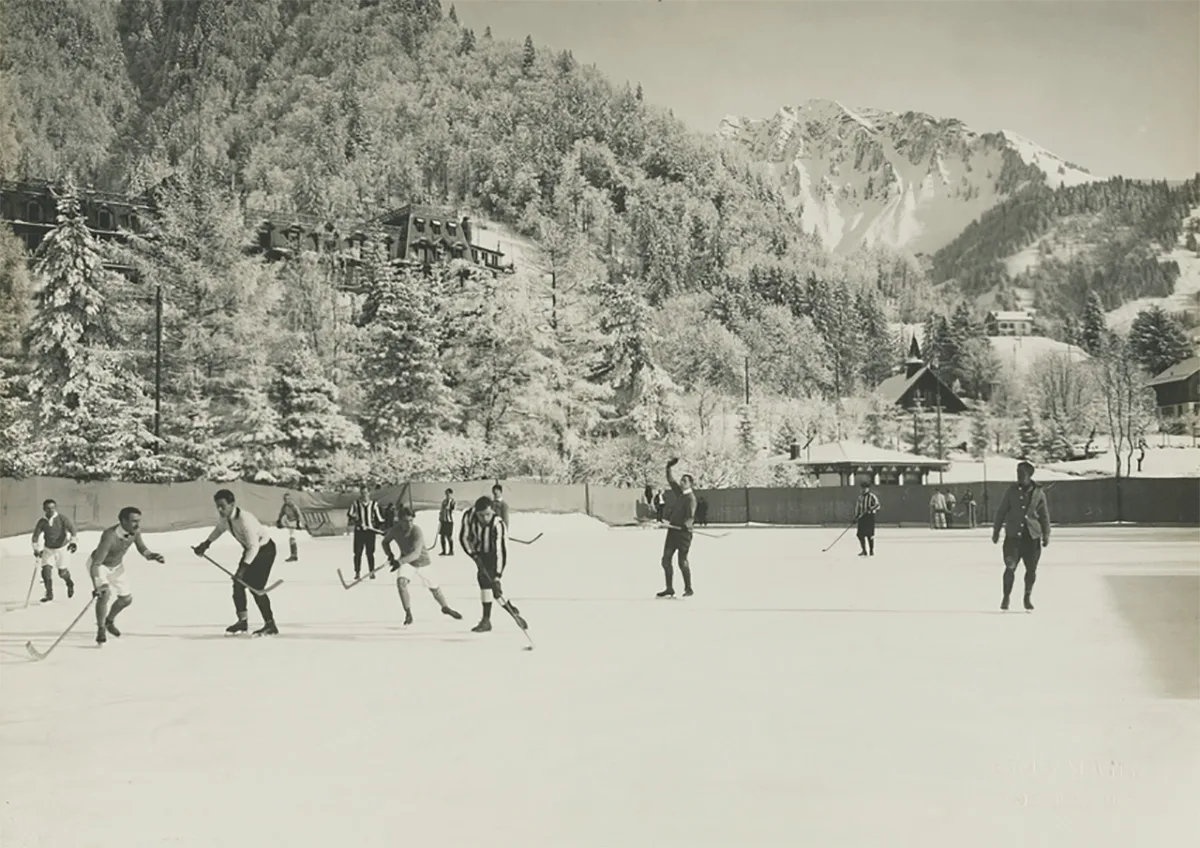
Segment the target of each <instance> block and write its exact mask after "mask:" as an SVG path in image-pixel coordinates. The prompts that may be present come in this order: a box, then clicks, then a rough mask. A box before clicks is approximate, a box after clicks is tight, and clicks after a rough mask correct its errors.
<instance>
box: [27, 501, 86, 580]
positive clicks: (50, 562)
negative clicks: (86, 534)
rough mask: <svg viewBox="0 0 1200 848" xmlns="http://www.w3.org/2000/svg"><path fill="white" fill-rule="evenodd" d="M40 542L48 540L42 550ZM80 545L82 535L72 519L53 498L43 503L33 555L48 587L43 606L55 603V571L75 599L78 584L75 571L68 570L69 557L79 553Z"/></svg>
mask: <svg viewBox="0 0 1200 848" xmlns="http://www.w3.org/2000/svg"><path fill="white" fill-rule="evenodd" d="M39 539H41V540H43V541H45V544H46V546H45V547H42V543H41V541H39ZM64 546H65V547H66V551H65V552H64V551H63V547H64ZM78 546H79V534H78V533H77V532H76V531H75V525H74V524H73V523H71V519H69V518H67V517H66V516H65V515H62V514H60V513H59V511H58V504H57V503H55V502H54V500H53V499H51V498H47V499H46V500H44V501H42V517H41V518H39V519H38V521H37V524H35V525H34V526H33V555H34V556H35V557H36V558H37V560H38V562H39V563H41V566H42V583H44V584H45V586H46V596H45V597H44V598H42V603H43V604H44V603H47V602H49V601H53V600H54V577H53V575H54V570H55V569H58V576H59V577H61V578H62V581H63V582H64V583H66V584H67V597H68V598H72V597H74V596H75V581H73V580H72V579H71V569H70V568H68V567H67V554H73V553H75V551H76V549H77V548H78Z"/></svg>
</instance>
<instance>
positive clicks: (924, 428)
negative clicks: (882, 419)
mask: <svg viewBox="0 0 1200 848" xmlns="http://www.w3.org/2000/svg"><path fill="white" fill-rule="evenodd" d="M905 424H906V426H905V428H904V437H905V439H906V441H907V442H908V444H909V447H910V448H911V452H912V453H915V454H917V455H918V456H920V455H921V454H923V453H924V452H925V450H926V447H927V443H928V442H929V422H928V420H926V412H925V404H924V403H923V402H922V401H921V398H920V396H919V395H918V397H917V400H916V403H914V404H913V408H912V410H911V411H910V412H909V415H908V421H906V422H905Z"/></svg>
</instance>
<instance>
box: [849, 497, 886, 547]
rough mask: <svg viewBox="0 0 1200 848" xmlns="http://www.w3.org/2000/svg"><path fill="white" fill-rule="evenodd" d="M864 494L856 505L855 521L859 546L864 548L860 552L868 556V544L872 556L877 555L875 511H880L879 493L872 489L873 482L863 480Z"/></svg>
mask: <svg viewBox="0 0 1200 848" xmlns="http://www.w3.org/2000/svg"><path fill="white" fill-rule="evenodd" d="M861 485H862V494H861V495H859V496H858V503H856V504H855V505H854V521H855V523H856V524H857V525H858V546H859V547H860V548H862V552H861V553H860V554H859V556H861V557H865V556H867V555H868V554H867V546H868V545H869V546H870V556H875V513H877V512H879V506H880V504H879V495H877V494H875V493H874V492H872V491H871V483H870V481H868V480H863V481H862V483H861Z"/></svg>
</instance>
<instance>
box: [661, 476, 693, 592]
mask: <svg viewBox="0 0 1200 848" xmlns="http://www.w3.org/2000/svg"><path fill="white" fill-rule="evenodd" d="M678 463H679V459H678V458H674V459H671V460H670V461H669V462H668V463H667V483H669V484H670V486H671V491H673V492H674V493H675V499H674V500H673V501H671V504H670V505H669V506H668V508H667V510H666V521H667V538H666V539H664V540H663V554H662V569H663V575H664V577H665V578H666V582H667V587H666V588H665V589H663V590H662V591H661V592H659V593H658V595H657V597H659V598H673V597H675V575H674V570H673V568H672V559H674V557H675V554H676V553H678V555H679V573H680V574H681V575H683V596H684V597H685V598H686V597H689V596H690V595H692V594H693V593H692V569H691V566H690V565H689V564H688V552H689V551H690V550H691V549H692V522H693V521H694V520H695V517H696V493H695V492H694V491H693V489H692V486H693V483H694V481H693V479H692V475H691V474H684V475H683V476H682V477H681V478H680V479H678V480H676V479H675V471H674V469H675V466H676V465H677V464H678Z"/></svg>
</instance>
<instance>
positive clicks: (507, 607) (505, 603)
mask: <svg viewBox="0 0 1200 848" xmlns="http://www.w3.org/2000/svg"><path fill="white" fill-rule="evenodd" d="M471 561H472V562H474V563H475V570H476V571H478V572H479V573H480V574H482V575H483V577H484V579H485V580H487V581H488V582H489V583H491V584H492V593H493V594H494V595H495V597H496V600H497V601H499V602H500V606H501V608H503V610H504V611H505V612H506V613H508V614H509V615H511V616H512V619H513V621H515V622H516V623H517V627H519V628H520V629H521V633H522V634H523V635H524V636H525V641H527V642H528V643H529V646H528V647H527V648H525V650H527V651H532V650H533V639H531V638H529V622H527V621H526V620H525V617H524V616H523V615H521V614H520V613H519V612H517V611H516V610H514V609H513V606H512V602H511V601H509V600H508V599H507V598H505V597H504V595H503V594H502V593H501V592H500V591H499V590H497V589H496V578H494V577H492V576H491V575H490V574H488V573H487V572H486V571H484V570H483V566H482V565H480V564H479V559H478V558H476V557H475V556H474V555H471Z"/></svg>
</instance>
